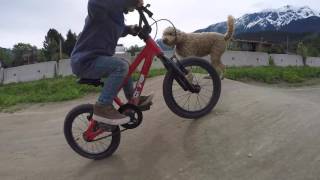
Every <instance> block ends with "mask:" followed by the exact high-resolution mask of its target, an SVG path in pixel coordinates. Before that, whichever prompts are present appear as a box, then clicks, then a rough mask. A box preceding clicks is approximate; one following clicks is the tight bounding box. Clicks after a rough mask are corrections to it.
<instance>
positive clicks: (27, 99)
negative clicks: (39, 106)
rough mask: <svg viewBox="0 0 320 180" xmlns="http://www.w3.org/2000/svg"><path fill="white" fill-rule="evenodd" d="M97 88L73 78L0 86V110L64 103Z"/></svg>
mask: <svg viewBox="0 0 320 180" xmlns="http://www.w3.org/2000/svg"><path fill="white" fill-rule="evenodd" d="M99 91H100V90H99V88H96V87H92V86H86V85H79V84H77V83H76V78H75V77H72V76H70V77H64V78H62V77H59V78H54V79H43V80H39V81H33V82H27V83H17V84H9V85H3V86H0V110H2V109H5V108H8V107H10V106H14V105H17V104H20V103H40V102H57V101H66V100H71V99H75V98H79V97H82V96H84V95H86V94H88V93H90V92H99Z"/></svg>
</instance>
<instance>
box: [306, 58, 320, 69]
mask: <svg viewBox="0 0 320 180" xmlns="http://www.w3.org/2000/svg"><path fill="white" fill-rule="evenodd" d="M306 63H307V65H308V66H311V67H320V57H308V58H307V60H306Z"/></svg>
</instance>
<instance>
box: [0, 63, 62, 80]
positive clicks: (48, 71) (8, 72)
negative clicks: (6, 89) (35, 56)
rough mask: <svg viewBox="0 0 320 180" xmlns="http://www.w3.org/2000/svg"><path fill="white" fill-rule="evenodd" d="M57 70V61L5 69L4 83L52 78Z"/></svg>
mask: <svg viewBox="0 0 320 180" xmlns="http://www.w3.org/2000/svg"><path fill="white" fill-rule="evenodd" d="M55 72H56V62H45V63H38V64H32V65H25V66H19V67H14V68H7V69H4V75H3V84H9V83H14V82H27V81H33V80H39V79H43V78H52V77H54V75H55Z"/></svg>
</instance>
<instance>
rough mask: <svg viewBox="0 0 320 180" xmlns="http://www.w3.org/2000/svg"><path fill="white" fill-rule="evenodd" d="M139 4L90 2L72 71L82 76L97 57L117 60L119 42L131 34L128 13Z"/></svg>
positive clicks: (129, 0)
mask: <svg viewBox="0 0 320 180" xmlns="http://www.w3.org/2000/svg"><path fill="white" fill-rule="evenodd" d="M137 2H138V0H89V2H88V16H87V17H86V21H85V26H84V28H83V31H82V32H81V34H80V36H79V39H78V41H77V43H76V45H75V47H74V49H73V52H72V54H71V67H72V71H73V73H74V74H76V75H79V74H80V73H81V72H82V71H86V70H87V69H88V68H89V67H90V61H91V60H93V59H95V58H96V57H97V56H113V55H114V53H115V48H116V46H117V43H118V40H119V38H120V37H121V36H126V35H127V34H128V27H127V26H125V24H124V14H123V13H124V11H125V10H126V9H127V8H129V7H134V6H135V5H136V4H137Z"/></svg>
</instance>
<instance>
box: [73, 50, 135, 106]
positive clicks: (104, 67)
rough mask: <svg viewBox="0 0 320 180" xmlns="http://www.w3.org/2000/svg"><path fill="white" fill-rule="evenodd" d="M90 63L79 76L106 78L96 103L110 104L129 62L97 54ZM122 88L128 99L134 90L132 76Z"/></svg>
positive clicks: (125, 74)
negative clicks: (86, 69) (85, 70)
mask: <svg viewBox="0 0 320 180" xmlns="http://www.w3.org/2000/svg"><path fill="white" fill-rule="evenodd" d="M90 63H91V67H90V68H89V69H88V71H87V72H81V74H80V75H79V76H80V77H81V78H87V79H100V78H106V79H105V80H104V86H103V89H102V92H101V94H100V97H99V98H98V103H100V104H103V105H111V104H112V103H113V100H114V98H115V97H116V96H117V94H118V90H119V88H120V86H121V85H122V83H123V81H124V79H125V78H126V76H127V75H128V71H129V63H128V62H127V61H126V60H124V59H121V58H118V57H111V56H99V57H97V58H96V59H94V60H93V61H91V62H90ZM123 90H124V93H125V96H126V98H127V99H128V100H130V99H131V98H132V96H133V92H134V90H133V81H132V78H129V80H128V82H127V84H125V85H124V86H123Z"/></svg>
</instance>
